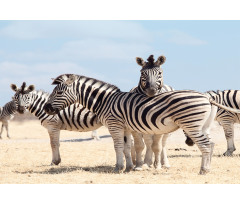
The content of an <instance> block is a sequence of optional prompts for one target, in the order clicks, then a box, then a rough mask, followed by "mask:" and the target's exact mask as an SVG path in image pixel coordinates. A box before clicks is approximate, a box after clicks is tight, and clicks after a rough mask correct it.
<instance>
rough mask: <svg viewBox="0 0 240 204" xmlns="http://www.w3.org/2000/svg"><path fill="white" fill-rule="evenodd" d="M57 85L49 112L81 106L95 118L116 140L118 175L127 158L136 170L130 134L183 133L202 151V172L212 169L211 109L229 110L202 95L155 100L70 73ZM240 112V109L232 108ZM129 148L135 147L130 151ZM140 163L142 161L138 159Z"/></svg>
mask: <svg viewBox="0 0 240 204" xmlns="http://www.w3.org/2000/svg"><path fill="white" fill-rule="evenodd" d="M53 84H54V85H57V86H56V87H55V88H54V90H53V92H52V94H51V95H50V97H49V99H48V102H47V105H46V106H45V111H46V112H47V113H49V114H56V113H58V112H59V111H60V110H62V109H64V108H66V107H67V106H69V105H71V104H74V103H80V104H82V105H83V106H84V107H86V108H87V109H88V110H90V111H91V112H93V113H95V114H96V115H97V116H98V118H99V120H100V121H101V123H102V124H104V125H105V126H106V127H107V128H108V130H109V132H110V134H111V135H112V137H113V141H114V147H115V151H116V157H117V164H116V171H122V169H123V168H124V165H123V154H125V157H126V163H127V166H126V168H127V170H129V169H131V168H132V167H133V164H132V160H131V153H130V151H131V141H130V138H127V141H129V142H130V143H129V145H127V146H124V131H125V130H127V131H131V132H138V133H143V134H151V135H162V134H166V133H170V132H173V131H175V130H177V129H178V128H182V129H183V130H184V131H185V132H186V133H187V134H188V135H189V136H190V137H191V139H193V141H194V142H195V143H196V144H197V145H198V147H199V149H200V151H201V152H202V165H201V171H200V173H201V174H203V173H206V172H207V171H208V170H209V168H210V161H211V156H212V150H213V144H212V143H210V141H209V138H208V137H207V136H206V135H205V132H204V128H203V127H205V126H206V125H207V122H208V118H209V117H210V116H211V109H212V108H211V104H214V105H217V106H220V107H222V108H224V106H223V105H220V104H217V103H216V102H214V101H213V100H212V99H210V98H208V97H207V96H205V95H204V94H202V93H198V92H196V91H188V90H186V91H171V92H166V93H162V94H160V95H158V96H155V97H146V96H143V95H141V94H136V93H129V92H121V91H120V90H119V89H118V88H117V87H116V86H113V85H111V84H108V83H105V82H102V81H99V80H96V79H93V78H89V77H85V76H79V75H72V74H64V75H61V76H59V77H57V78H56V79H55V80H54V81H53ZM229 110H230V109H229ZM231 110H232V111H235V112H238V113H240V111H239V110H234V109H231ZM126 147H129V148H128V149H126ZM138 159H140V158H137V162H142V161H140V160H138Z"/></svg>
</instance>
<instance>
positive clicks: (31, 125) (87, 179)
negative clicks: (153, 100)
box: [0, 120, 240, 184]
mask: <svg viewBox="0 0 240 204" xmlns="http://www.w3.org/2000/svg"><path fill="white" fill-rule="evenodd" d="M235 133H236V134H235V135H236V136H235V145H236V148H237V150H236V151H235V153H234V156H233V157H223V156H222V153H224V152H225V150H226V141H225V137H224V134H223V130H222V128H221V126H219V125H218V124H217V123H215V124H214V126H213V128H212V134H211V135H212V138H213V140H214V141H215V144H216V145H215V149H214V156H213V159H212V170H211V172H210V173H209V174H208V175H205V176H200V175H198V172H199V168H200V162H201V157H200V155H201V154H200V151H199V150H198V149H197V147H196V146H194V147H188V146H186V145H185V143H184V141H185V137H184V135H183V133H182V132H181V130H178V131H176V132H174V133H172V135H171V136H170V138H169V140H168V156H169V161H170V164H171V168H170V169H162V170H160V171H156V170H155V169H151V170H146V171H142V172H136V171H133V172H130V173H123V174H114V173H112V171H113V169H114V164H115V152H114V149H113V142H112V138H111V137H110V135H109V132H108V131H107V129H106V128H105V127H102V128H100V129H99V130H98V134H99V135H100V137H101V140H100V141H95V140H92V139H91V132H86V133H79V132H69V131H61V147H60V152H61V158H62V162H61V164H60V165H59V166H50V165H49V164H50V162H51V148H50V144H49V138H48V133H47V131H46V129H45V128H43V127H42V126H41V125H40V122H39V121H37V120H27V121H23V122H20V121H16V120H15V121H12V122H11V123H10V136H11V137H12V138H11V139H7V138H6V132H5V131H4V133H3V135H2V137H3V139H2V140H0V165H1V168H0V183H83V184H91V183H137V184H142V183H144V184H148V183H169V184H172V183H240V158H239V156H240V126H239V125H235Z"/></svg>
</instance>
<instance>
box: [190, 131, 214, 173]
mask: <svg viewBox="0 0 240 204" xmlns="http://www.w3.org/2000/svg"><path fill="white" fill-rule="evenodd" d="M187 134H188V135H189V137H190V138H191V139H192V140H193V142H194V143H195V144H196V145H197V146H198V148H199V149H200V151H201V152H202V163H201V168H200V172H199V174H201V175H204V174H207V173H208V172H209V171H210V165H211V159H212V154H213V148H214V143H213V142H210V140H209V138H208V136H207V135H205V134H204V133H203V131H198V133H197V134H196V133H195V134H194V133H193V132H188V133H187Z"/></svg>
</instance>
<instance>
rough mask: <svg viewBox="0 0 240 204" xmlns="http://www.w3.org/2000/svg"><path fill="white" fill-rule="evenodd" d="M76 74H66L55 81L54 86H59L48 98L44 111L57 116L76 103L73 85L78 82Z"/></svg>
mask: <svg viewBox="0 0 240 204" xmlns="http://www.w3.org/2000/svg"><path fill="white" fill-rule="evenodd" d="M76 78H77V77H76V75H74V74H64V75H60V76H58V77H57V78H56V79H54V80H53V83H52V85H57V86H56V87H55V88H54V89H53V92H52V93H51V95H50V96H49V98H48V101H47V103H46V105H45V106H44V110H45V112H46V113H47V114H49V115H55V114H57V113H59V111H60V110H62V109H64V108H66V107H67V106H70V105H71V104H73V103H75V101H76V94H74V92H73V86H72V85H73V83H74V81H75V80H76Z"/></svg>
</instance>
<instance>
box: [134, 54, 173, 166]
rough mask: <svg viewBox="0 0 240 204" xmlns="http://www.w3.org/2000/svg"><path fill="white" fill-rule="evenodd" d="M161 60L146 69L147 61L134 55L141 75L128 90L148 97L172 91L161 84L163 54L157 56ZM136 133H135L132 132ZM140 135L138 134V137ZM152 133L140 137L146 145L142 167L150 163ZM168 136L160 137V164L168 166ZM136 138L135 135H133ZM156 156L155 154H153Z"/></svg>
mask: <svg viewBox="0 0 240 204" xmlns="http://www.w3.org/2000/svg"><path fill="white" fill-rule="evenodd" d="M159 58H160V60H161V64H160V66H158V67H152V68H151V69H146V67H145V66H144V65H146V64H147V62H145V61H144V60H143V59H142V58H140V57H136V62H137V64H138V65H140V66H141V68H142V69H141V77H140V80H139V84H138V86H137V87H135V88H133V89H131V90H130V92H132V93H139V94H143V95H146V96H149V97H152V96H155V95H158V94H161V93H164V92H168V91H174V89H173V88H172V87H171V86H168V85H166V84H163V78H162V72H163V71H162V68H161V65H162V64H164V63H165V61H166V57H165V56H160V57H159ZM147 61H148V63H149V62H151V61H154V56H153V55H150V56H149V57H148V59H147ZM148 87H150V91H149V90H148V89H147V88H148ZM133 134H136V133H133ZM139 136H140V135H138V137H139ZM153 137H154V135H143V134H142V138H143V139H144V142H145V144H146V146H147V149H146V155H145V159H144V165H143V168H148V167H150V166H151V165H152V163H153V162H152V155H153V152H152V148H151V147H152V145H154V144H153V141H154V138H153ZM168 137H169V134H164V135H163V137H162V141H161V143H162V152H161V165H162V166H163V167H166V168H169V167H170V164H169V161H168V158H167V153H166V152H167V150H166V142H167V138H168ZM135 138H136V136H135ZM137 144H139V145H140V146H137V147H136V148H140V149H143V148H144V144H143V142H138V143H137ZM155 158H156V156H155ZM158 168H159V169H161V166H159V167H158ZM136 170H142V168H141V167H138V168H136Z"/></svg>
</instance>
